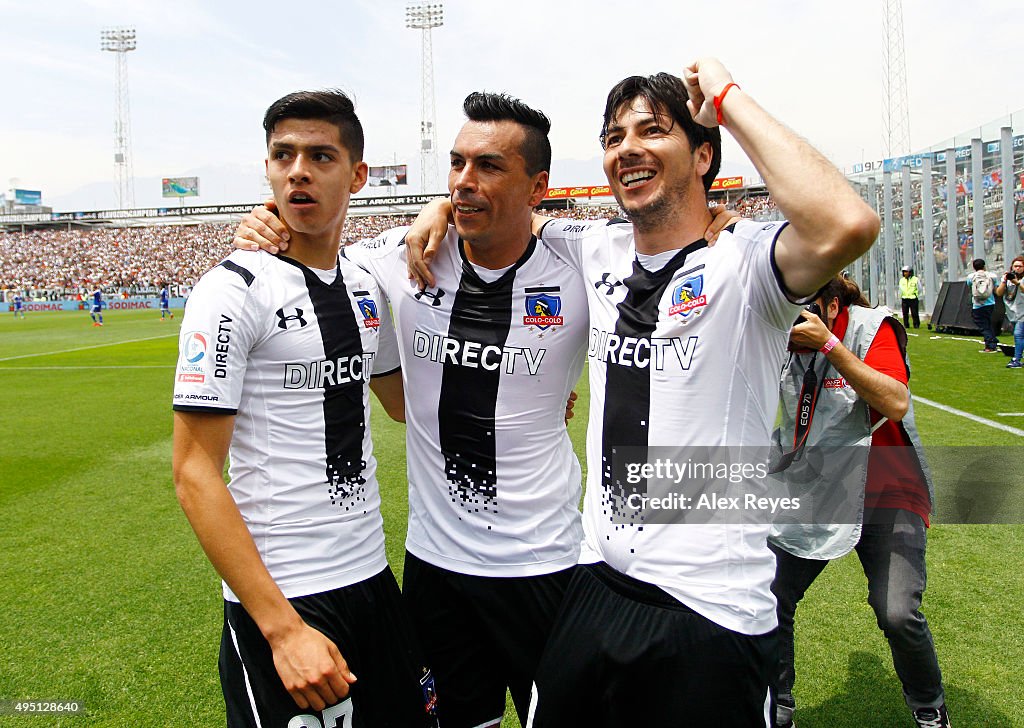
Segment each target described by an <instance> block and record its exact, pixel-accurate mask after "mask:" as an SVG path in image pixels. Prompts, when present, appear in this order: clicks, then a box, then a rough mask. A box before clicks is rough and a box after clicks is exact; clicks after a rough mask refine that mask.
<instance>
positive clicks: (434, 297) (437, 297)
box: [416, 288, 444, 306]
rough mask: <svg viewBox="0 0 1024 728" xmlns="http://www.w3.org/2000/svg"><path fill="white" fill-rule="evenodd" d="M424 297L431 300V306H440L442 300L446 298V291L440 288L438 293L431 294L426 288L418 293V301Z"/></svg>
mask: <svg viewBox="0 0 1024 728" xmlns="http://www.w3.org/2000/svg"><path fill="white" fill-rule="evenodd" d="M424 296H426V297H427V298H429V299H430V305H431V306H440V305H441V299H442V298H444V289H441V288H438V289H437V293H431V292H430V291H428V290H427V289H426V288H424V289H423V290H422V291H419V292H417V293H416V300H417V301H418V300H420V299H421V298H423V297H424Z"/></svg>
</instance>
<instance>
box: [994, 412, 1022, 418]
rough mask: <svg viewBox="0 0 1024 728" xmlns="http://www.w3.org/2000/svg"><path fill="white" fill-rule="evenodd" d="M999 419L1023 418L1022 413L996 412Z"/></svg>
mask: <svg viewBox="0 0 1024 728" xmlns="http://www.w3.org/2000/svg"><path fill="white" fill-rule="evenodd" d="M996 414H997V415H999V416H1000V417H1024V412H996Z"/></svg>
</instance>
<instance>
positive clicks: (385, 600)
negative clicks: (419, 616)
mask: <svg viewBox="0 0 1024 728" xmlns="http://www.w3.org/2000/svg"><path fill="white" fill-rule="evenodd" d="M289 601H290V602H291V603H292V606H294V607H295V610H296V611H297V612H298V613H299V616H301V617H302V619H303V620H305V622H306V624H308V625H310V626H311V627H313V628H315V629H317V630H319V631H320V632H322V633H323V634H325V635H326V636H327V637H328V638H329V639H330V640H331V641H333V642H334V644H335V645H337V646H338V650H339V651H340V652H341V655H342V657H344V658H345V661H346V662H347V663H348V666H349V668H350V669H351V670H352V672H353V673H355V675H356V676H357V677H358V678H359V679H358V680H357V681H356V682H355V683H353V685H352V688H351V690H350V692H349V695H348V697H347V698H346V699H345V700H343V701H342V702H341V703H338V704H337V705H335V706H330V707H328V708H325V709H324V710H323V711H322V712H318V711H315V710H313V709H312V708H307V709H302V708H300V707H299V706H298V705H296V704H295V701H294V700H293V699H292V697H291V695H289V694H288V691H287V690H285V687H284V684H283V683H282V682H281V678H280V677H279V676H278V674H277V669H276V668H275V667H274V657H273V653H272V652H271V650H270V645H269V644H268V643H267V641H266V639H264V637H263V634H262V633H261V632H260V630H259V627H257V626H256V623H255V622H254V621H253V620H252V617H250V616H249V613H248V612H246V611H245V609H244V608H243V607H242V605H241V604H238V603H236V602H229V601H225V602H224V632H223V636H222V638H221V644H220V681H221V687H222V689H223V690H224V703H225V706H226V708H227V724H228V727H229V728H242V727H244V728H256V726H260V727H261V728H291V726H297V725H298V726H322V727H323V728H361V727H365V728H380V726H394V728H406V727H407V726H415V727H416V728H420V727H421V726H423V727H431V728H433V727H434V726H436V718H435V717H434V716H433V715H432V714H428V706H430V707H431V709H433V708H434V707H436V706H434V701H435V694H434V686H433V676H432V675H431V673H430V672H429V671H425V668H424V662H423V661H422V659H421V657H420V654H421V653H420V650H419V646H418V645H416V643H415V636H414V635H413V632H412V628H411V625H410V624H409V620H408V616H407V615H406V612H405V607H404V605H403V604H402V601H401V594H400V593H399V590H398V583H397V582H396V581H395V577H394V575H393V574H392V573H391V569H390V568H385V569H384V571H382V572H380V573H379V574H377V575H376V576H373V577H370V578H369V579H366V580H364V581H361V582H359V583H358V584H353V585H351V586H346V587H342V588H340V589H334V590H332V591H328V592H322V593H320V594H310V595H309V596H304V597H296V598H294V599H290V600H289ZM297 716H298V720H295V719H296V717H297ZM292 721H294V722H292Z"/></svg>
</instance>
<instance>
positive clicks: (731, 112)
mask: <svg viewBox="0 0 1024 728" xmlns="http://www.w3.org/2000/svg"><path fill="white" fill-rule="evenodd" d="M683 78H684V80H685V82H686V84H687V89H688V91H689V94H690V101H689V102H688V104H687V105H688V106H689V108H690V113H691V114H692V115H693V117H694V119H695V120H696V121H697V122H698V123H700V124H703V125H704V126H708V127H713V126H715V125H718V124H720V125H722V126H724V127H725V128H726V129H727V130H729V132H730V133H731V134H732V135H733V137H735V139H736V141H737V142H739V144H740V146H741V147H742V148H743V151H744V152H746V154H747V156H748V157H749V158H750V160H751V161H752V162H753V163H754V166H755V167H756V168H757V171H758V172H759V173H760V175H761V177H762V178H763V179H764V181H765V186H766V187H767V188H768V190H769V191H770V192H771V195H772V198H773V199H774V200H775V203H776V204H777V205H778V207H779V209H780V210H781V211H782V213H783V215H784V216H785V217H786V219H787V220H789V223H790V224H789V226H787V228H786V229H785V230H783V232H782V233H781V234H780V236H779V240H778V244H777V246H776V249H775V262H776V265H777V266H778V268H779V271H780V272H781V274H782V279H783V282H784V284H785V286H786V288H787V289H788V290H789V292H790V293H791V294H793V295H796V296H807V295H810V294H811V293H814V292H815V291H816V290H818V288H819V287H820V286H822V285H823V284H824V283H825V282H826V281H828V280H829V278H831V277H832V276H833V275H834V274H835V273H836V272H837V271H839V270H840V269H841V268H842V267H843V266H845V265H846V264H848V263H850V262H852V261H854V260H856V259H857V258H859V257H860V256H861V255H862V254H863V253H864V252H865V251H867V250H868V248H870V247H871V245H872V243H873V242H874V241H875V239H876V237H877V236H878V229H879V221H878V216H877V215H876V214H875V213H874V212H873V211H872V210H871V208H870V207H868V205H867V204H866V203H865V202H864V201H863V200H862V199H861V198H860V197H859V196H858V195H857V194H856V192H854V190H853V188H852V187H850V184H849V183H848V182H847V181H846V179H845V178H844V177H843V176H842V174H840V172H839V170H838V169H836V167H835V166H834V165H833V164H832V163H831V162H829V161H828V160H827V159H825V157H824V156H822V155H821V154H820V153H819V152H818V151H816V150H815V149H814V148H813V147H811V145H810V144H808V143H807V142H806V141H804V140H803V139H801V138H800V137H798V136H797V135H796V134H794V133H793V132H792V131H790V130H789V129H787V128H786V127H784V126H783V125H782V124H780V123H779V122H778V121H777V120H776V119H774V118H773V117H772V116H771V115H770V114H768V112H766V111H765V110H764V109H762V108H761V107H760V106H759V105H758V104H757V102H755V101H754V100H753V98H751V97H750V96H749V95H747V94H746V93H745V92H744V91H743V90H742V89H741V88H740V87H739V86H737V85H736V84H735V83H733V79H732V76H731V75H730V74H729V72H728V71H727V70H726V69H725V67H724V66H723V65H722V64H721V63H720V62H718V61H717V60H715V59H713V58H702V59H700V60H698V61H696V62H695V63H693V64H692V65H690V66H689V67H688V68H687V69H686V70H685V72H684V75H683Z"/></svg>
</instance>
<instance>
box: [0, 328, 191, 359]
mask: <svg viewBox="0 0 1024 728" xmlns="http://www.w3.org/2000/svg"><path fill="white" fill-rule="evenodd" d="M172 336H173V337H177V336H178V335H177V334H161V335H160V336H147V337H145V338H142V339H125V340H124V341H108V342H107V343H105V344H93V345H92V346H78V347H75V348H74V349H63V350H61V351H41V352H39V353H38V354H19V355H18V356H5V357H3V358H0V361H14V360H15V359H31V358H33V357H37V356H54V355H55V354H70V353H71V352H73V351H85V350H86V349H102V348H103V347H105V346H120V345H121V344H137V343H138V342H140V341H153V340H154V339H169V338H171V337H172Z"/></svg>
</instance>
